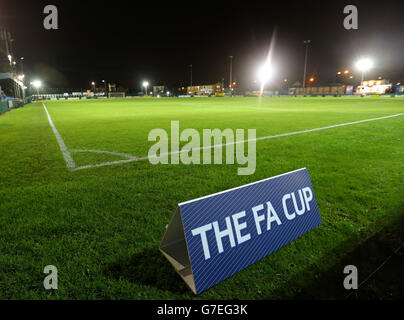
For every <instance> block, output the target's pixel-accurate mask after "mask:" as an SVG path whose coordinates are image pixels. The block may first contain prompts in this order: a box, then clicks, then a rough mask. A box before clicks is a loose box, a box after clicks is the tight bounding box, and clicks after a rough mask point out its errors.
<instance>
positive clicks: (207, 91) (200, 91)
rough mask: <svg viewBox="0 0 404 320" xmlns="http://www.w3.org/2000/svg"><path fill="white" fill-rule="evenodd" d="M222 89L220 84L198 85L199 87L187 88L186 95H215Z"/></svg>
mask: <svg viewBox="0 0 404 320" xmlns="http://www.w3.org/2000/svg"><path fill="white" fill-rule="evenodd" d="M222 92H223V87H222V84H221V83H220V82H217V83H215V84H208V85H200V86H192V87H191V86H189V87H187V93H188V94H190V95H193V96H194V95H197V96H209V95H212V94H215V93H222Z"/></svg>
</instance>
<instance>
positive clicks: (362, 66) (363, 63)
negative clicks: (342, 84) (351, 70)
mask: <svg viewBox="0 0 404 320" xmlns="http://www.w3.org/2000/svg"><path fill="white" fill-rule="evenodd" d="M356 67H357V68H358V69H359V70H360V71H368V70H369V69H371V68H372V67H373V61H372V60H370V59H368V58H365V59H361V60H359V61H358V62H357V63H356Z"/></svg>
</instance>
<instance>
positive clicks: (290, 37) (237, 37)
mask: <svg viewBox="0 0 404 320" xmlns="http://www.w3.org/2000/svg"><path fill="white" fill-rule="evenodd" d="M47 4H53V5H56V6H57V8H58V11H59V29H58V30H49V31H48V30H45V29H44V28H43V19H44V18H45V16H46V15H45V14H43V13H42V12H43V8H44V7H45V5H47ZM348 4H354V5H356V6H357V7H358V11H359V30H355V31H353V30H349V31H348V30H345V29H344V28H343V19H344V14H343V8H344V6H345V5H348ZM403 16H404V1H402V0H398V1H391V0H385V1H328V0H324V1H318V2H317V1H308V0H306V1H298V2H297V1H296V2H295V1H286V0H285V1H281V0H278V1H271V0H267V1H262V2H253V1H242V2H237V1H220V2H219V1H201V0H198V1H191V0H189V1H186V2H179V1H166V2H156V1H143V2H140V1H133V0H132V1H109V2H105V1H87V0H82V1H76V0H64V1H53V0H48V1H35V0H25V1H23V0H1V1H0V25H4V26H5V27H7V28H8V29H9V30H10V32H11V33H12V35H13V38H14V39H15V42H14V50H15V53H16V56H24V57H25V62H24V69H25V73H26V74H27V75H29V76H30V77H31V79H32V78H40V79H42V80H43V82H45V83H46V85H47V86H51V87H76V88H77V87H82V88H89V87H90V85H89V84H90V82H91V81H93V80H94V81H97V82H100V81H101V79H106V80H107V81H111V82H116V83H117V84H120V85H123V86H125V87H129V88H136V87H139V86H140V83H141V82H142V81H143V80H144V79H147V80H149V81H151V82H153V83H158V82H163V83H165V84H167V85H172V84H175V83H179V82H183V83H188V82H189V65H190V64H191V63H192V65H193V79H194V84H202V83H206V82H209V83H210V82H216V81H220V80H221V78H222V77H224V78H225V81H226V82H228V79H229V58H228V56H229V55H232V56H234V59H233V62H234V63H233V70H234V79H236V80H237V81H240V82H242V83H244V84H248V83H251V82H252V81H253V80H254V79H255V78H256V73H257V68H258V66H259V65H260V64H261V63H262V62H263V61H264V59H265V56H266V54H267V52H268V47H269V44H270V42H271V37H272V34H273V31H274V28H275V27H276V30H277V37H276V43H275V48H274V58H273V63H274V65H275V66H276V69H277V73H276V77H275V79H274V85H276V84H277V83H280V82H281V79H283V78H288V79H290V81H291V82H294V81H296V80H300V81H301V78H302V74H303V62H304V45H303V40H304V39H310V40H311V41H312V44H311V46H310V51H309V65H308V73H309V74H310V75H311V74H313V75H315V77H316V79H318V82H319V83H329V82H333V81H334V80H335V74H336V72H337V71H338V70H340V69H343V68H353V64H354V62H355V61H356V60H357V59H358V57H360V56H369V57H371V58H373V60H374V61H375V63H376V68H374V69H373V70H372V72H370V74H369V76H371V77H373V78H375V77H377V76H379V75H381V76H383V77H384V78H389V79H391V80H393V81H404V18H403Z"/></svg>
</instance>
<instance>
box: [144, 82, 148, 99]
mask: <svg viewBox="0 0 404 320" xmlns="http://www.w3.org/2000/svg"><path fill="white" fill-rule="evenodd" d="M148 86H149V82H148V81H143V87H145V90H146V96H147V95H148V94H147V87H148Z"/></svg>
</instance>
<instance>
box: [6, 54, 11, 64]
mask: <svg viewBox="0 0 404 320" xmlns="http://www.w3.org/2000/svg"><path fill="white" fill-rule="evenodd" d="M7 58H8V60H10V62H11V55H10V54H9V55H8V56H7Z"/></svg>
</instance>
